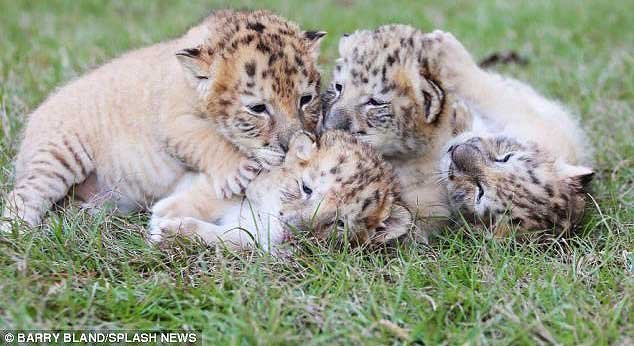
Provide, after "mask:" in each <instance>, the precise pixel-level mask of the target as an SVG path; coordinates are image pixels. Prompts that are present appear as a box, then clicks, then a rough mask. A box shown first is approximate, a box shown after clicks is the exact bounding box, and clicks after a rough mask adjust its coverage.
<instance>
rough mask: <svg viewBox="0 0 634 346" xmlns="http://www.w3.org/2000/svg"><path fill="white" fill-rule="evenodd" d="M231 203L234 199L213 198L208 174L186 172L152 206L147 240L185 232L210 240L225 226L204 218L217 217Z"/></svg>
mask: <svg viewBox="0 0 634 346" xmlns="http://www.w3.org/2000/svg"><path fill="white" fill-rule="evenodd" d="M235 203H236V202H235V201H234V200H222V199H217V198H216V197H215V196H214V186H213V185H212V183H211V179H210V178H209V177H208V176H206V175H204V174H200V173H190V174H187V175H186V176H184V177H183V178H182V179H181V181H180V182H179V184H178V186H177V187H176V188H175V190H174V193H172V194H171V195H170V196H168V197H166V198H164V199H162V200H160V201H158V202H157V203H156V204H155V205H154V207H152V217H151V219H150V223H149V233H150V241H152V242H160V241H162V240H163V238H164V235H165V234H170V233H172V234H173V233H178V232H182V233H185V232H186V233H187V234H197V235H199V236H201V237H202V238H203V239H204V240H206V241H207V240H210V241H212V242H213V241H215V239H216V238H218V237H219V236H220V235H221V234H222V233H221V231H226V229H222V230H221V229H220V227H216V226H215V225H214V224H213V223H210V222H207V221H206V220H214V219H219V218H221V217H222V216H223V214H224V212H225V211H226V210H228V209H229V208H230V207H231V206H233V205H234V204H235ZM238 203H239V202H238ZM193 220H197V221H196V222H194V221H193ZM190 226H191V227H190Z"/></svg>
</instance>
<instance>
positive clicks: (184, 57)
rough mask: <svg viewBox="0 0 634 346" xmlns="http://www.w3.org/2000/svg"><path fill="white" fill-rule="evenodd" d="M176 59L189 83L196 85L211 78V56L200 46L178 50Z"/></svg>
mask: <svg viewBox="0 0 634 346" xmlns="http://www.w3.org/2000/svg"><path fill="white" fill-rule="evenodd" d="M176 58H177V59H178V61H179V62H180V63H181V65H182V66H183V67H184V69H185V72H186V73H187V76H188V79H190V80H191V81H193V82H195V83H198V82H201V81H205V80H208V79H209V78H210V77H211V71H210V67H211V54H210V52H209V51H208V50H207V49H204V48H203V47H202V46H197V47H194V48H187V49H182V50H179V51H178V52H176Z"/></svg>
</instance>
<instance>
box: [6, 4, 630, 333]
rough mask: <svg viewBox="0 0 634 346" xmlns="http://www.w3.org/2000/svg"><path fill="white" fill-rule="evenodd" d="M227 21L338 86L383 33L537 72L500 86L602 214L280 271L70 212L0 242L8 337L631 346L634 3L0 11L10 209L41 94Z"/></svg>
mask: <svg viewBox="0 0 634 346" xmlns="http://www.w3.org/2000/svg"><path fill="white" fill-rule="evenodd" d="M225 6H232V7H240V8H270V9H273V10H275V11H277V12H279V13H280V14H282V15H283V16H285V17H287V18H290V19H292V20H294V21H297V22H299V23H300V24H301V25H302V26H303V27H305V28H310V29H320V30H325V31H328V33H329V35H328V36H327V38H326V39H325V42H324V44H323V47H322V48H323V49H322V55H321V58H320V63H321V65H322V67H323V70H324V73H325V78H324V79H325V81H326V82H327V80H328V79H329V76H328V74H329V70H330V66H331V63H332V61H333V60H334V58H335V57H336V55H337V50H336V47H337V40H338V37H339V36H341V35H342V34H343V33H345V32H350V31H353V30H354V29H355V28H372V27H375V26H378V25H380V24H384V23H390V22H401V23H408V24H412V25H415V26H417V27H419V28H421V29H424V30H431V29H433V28H441V29H444V30H447V31H451V32H453V33H454V34H455V35H456V36H457V37H458V38H459V39H460V40H461V41H463V42H464V44H465V46H466V47H467V48H468V49H470V50H471V51H472V52H473V54H474V55H475V56H476V57H484V56H486V55H487V54H489V53H492V52H496V51H500V50H509V49H511V50H515V51H517V52H519V53H520V54H522V55H523V56H525V57H527V58H528V59H529V61H530V62H529V64H528V65H513V64H511V65H506V66H498V67H496V68H497V69H499V70H500V71H501V72H504V73H508V74H510V75H513V76H515V77H517V78H520V79H522V80H525V81H528V82H529V83H531V84H532V85H534V86H535V87H537V88H538V89H539V90H541V91H542V92H544V93H545V94H547V95H549V96H550V97H553V98H557V99H560V100H561V101H562V102H563V103H564V104H566V105H567V106H568V107H570V108H571V109H572V110H573V111H574V112H575V113H577V114H579V115H580V116H581V118H582V119H583V122H584V126H585V127H586V129H587V131H588V134H589V136H590V138H591V140H592V142H593V143H594V145H595V149H596V155H595V157H596V164H595V168H596V170H597V173H598V174H597V176H596V181H595V182H594V184H593V188H594V192H593V197H594V200H596V203H594V202H591V203H590V205H589V208H588V215H587V217H586V219H585V222H584V226H583V227H582V230H580V232H579V233H578V234H576V235H574V236H572V237H570V238H568V239H565V240H562V241H559V242H552V243H548V244H545V245H544V244H541V245H539V244H531V243H522V242H519V241H513V240H508V241H492V240H490V239H486V238H485V237H483V236H479V235H467V234H466V233H464V232H459V231H455V230H454V231H449V230H446V231H444V232H442V233H441V234H440V235H439V236H438V237H437V238H435V239H434V241H433V244H432V246H431V247H425V246H415V245H408V246H406V245H403V246H401V247H399V248H398V249H396V251H391V252H387V253H385V252H379V253H367V252H365V253H363V252H354V251H353V252H351V251H332V250H331V251H319V250H320V249H308V250H305V251H302V252H301V253H299V254H298V255H297V256H296V258H294V259H293V260H288V259H287V260H279V259H275V258H271V257H269V256H265V255H260V254H257V253H254V254H246V255H245V254H242V255H240V256H237V255H235V254H231V253H227V252H225V251H216V250H215V249H213V248H211V247H205V246H203V245H201V244H199V243H197V242H195V241H194V242H191V241H187V240H179V241H176V242H175V243H174V244H172V245H171V246H169V247H166V248H164V249H159V248H155V247H152V246H148V245H146V243H145V242H144V238H143V236H142V233H143V230H144V227H145V222H146V221H147V215H145V214H139V215H133V216H130V217H127V218H121V217H116V216H114V215H109V214H100V215H97V216H89V215H86V214H84V213H81V212H79V211H78V210H77V209H75V208H73V207H69V208H66V209H58V210H57V211H55V212H51V213H49V215H48V224H47V225H46V226H43V227H42V228H41V229H34V230H32V231H27V232H25V234H23V235H20V236H19V237H14V236H13V235H0V330H2V329H69V328H92V329H97V328H109V329H196V330H201V331H203V335H204V340H205V343H206V344H307V343H309V344H325V345H331V344H363V345H373V344H399V343H416V342H420V343H423V344H437V343H446V344H463V343H469V344H514V345H515V344H551V343H552V344H586V345H601V344H622V345H626V344H627V345H632V344H634V327H633V326H634V316H633V312H632V305H633V303H634V302H633V300H634V298H633V296H634V252H633V250H634V196H633V195H634V191H633V185H634V167H633V165H634V140H633V139H632V137H633V134H634V116H633V111H634V16H633V15H632V13H633V12H634V3H633V2H632V1H631V0H625V1H612V0H603V1H590V0H579V1H575V0H566V1H551V0H537V1H531V2H520V1H512V2H511V1H478V2H474V1H424V2H422V1H413V0H412V1H392V2H389V3H388V2H378V1H377V2H372V1H356V0H340V1H312V2H307V1H303V2H299V1H290V0H288V1H284V0H277V1H206V2H205V1H195V2H192V1H151V0H144V1H136V0H135V1H123V0H118V1H109V2H106V1H100V0H91V1H88V0H82V1H71V0H67V1H45V0H40V1H16V0H0V120H1V127H2V139H1V141H0V145H1V146H2V149H1V152H0V167H1V168H2V170H1V172H2V173H1V176H0V185H1V191H0V192H2V194H4V193H6V192H7V190H8V189H9V187H10V186H11V184H12V182H11V178H10V177H11V164H10V163H11V160H12V158H13V156H14V154H15V152H16V149H17V144H18V143H19V138H20V135H19V133H20V128H21V125H22V124H23V123H24V118H25V116H26V115H27V114H28V113H29V112H30V111H31V110H33V109H34V108H35V107H37V105H38V104H39V103H40V102H42V100H43V99H44V98H45V97H46V95H47V94H49V93H50V92H52V91H53V90H55V88H56V87H58V86H59V85H61V84H63V83H65V82H66V81H68V80H70V79H72V78H74V77H77V76H79V75H81V74H82V73H84V72H85V71H87V70H90V69H91V68H92V67H94V66H97V65H99V64H101V63H103V62H105V61H107V60H108V59H110V58H112V57H115V56H117V55H119V54H121V53H123V52H125V51H127V50H129V49H132V48H137V47H141V46H144V45H148V44H151V43H153V42H157V41H160V40H163V39H166V38H170V37H175V36H177V35H180V34H181V33H183V32H184V31H185V30H186V29H187V28H188V27H189V26H190V25H192V24H194V23H196V22H197V21H198V20H199V19H201V18H202V17H203V16H205V15H206V14H207V13H208V12H209V11H210V10H211V9H213V8H221V7H225ZM309 250H310V251H309ZM315 250H317V251H315Z"/></svg>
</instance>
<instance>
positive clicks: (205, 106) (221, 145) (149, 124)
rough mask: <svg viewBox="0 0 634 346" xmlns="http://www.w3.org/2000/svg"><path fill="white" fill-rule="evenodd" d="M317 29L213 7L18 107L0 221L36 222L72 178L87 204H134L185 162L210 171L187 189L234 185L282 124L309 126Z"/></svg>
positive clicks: (177, 175) (157, 193) (255, 165)
mask: <svg viewBox="0 0 634 346" xmlns="http://www.w3.org/2000/svg"><path fill="white" fill-rule="evenodd" d="M322 36H323V33H322V32H312V31H311V32H306V31H302V30H300V28H299V27H298V26H297V25H295V24H294V23H291V22H288V21H287V20H285V19H283V18H281V17H278V16H276V15H273V14H271V13H269V12H265V11H255V12H236V11H218V12H215V13H213V14H212V15H210V16H209V17H208V18H206V19H205V20H204V21H203V23H201V24H200V25H197V26H195V27H193V28H192V29H191V30H189V32H188V33H187V34H185V35H184V36H183V37H180V38H178V39H175V40H172V41H168V42H163V43H159V44H156V45H153V46H151V47H147V48H143V49H139V50H136V51H133V52H130V53H128V54H125V55H123V56H122V57H120V58H118V59H115V60H113V61H112V62H110V63H108V64H105V65H104V66H102V67H100V68H98V69H96V70H94V71H92V72H90V73H88V74H86V75H85V76H83V77H81V78H79V79H77V80H75V81H73V82H71V83H69V84H68V85H66V86H64V87H62V88H61V89H60V90H59V91H57V92H55V93H54V94H52V95H51V96H50V97H49V98H48V99H47V100H46V101H45V102H44V103H43V104H42V105H41V106H40V107H39V108H38V109H36V110H35V111H34V112H33V113H32V114H31V115H30V117H29V122H28V124H27V125H26V130H25V133H24V139H23V141H22V145H21V147H20V151H19V153H18V156H17V158H16V165H15V170H16V183H15V187H14V189H13V191H12V192H11V193H10V194H9V195H8V196H7V198H6V199H5V210H4V212H3V216H4V217H5V219H4V220H5V221H6V220H7V219H10V218H15V217H17V218H21V219H23V220H24V221H26V222H27V223H28V224H29V225H37V224H38V223H39V222H40V221H41V218H42V215H43V213H44V212H46V210H48V209H49V208H50V207H51V205H52V204H53V203H55V202H57V201H58V200H59V199H61V198H63V197H64V196H65V195H66V194H67V192H68V191H69V188H70V187H71V186H73V185H76V187H77V189H76V191H77V193H78V195H80V197H84V198H85V199H87V200H88V203H87V205H88V206H92V205H96V206H99V205H101V204H103V203H104V202H106V201H108V202H113V203H114V204H115V205H116V206H117V207H118V208H119V209H120V210H122V211H128V210H131V209H136V208H145V207H148V206H151V205H152V204H153V203H154V201H156V200H158V199H160V198H163V197H165V196H166V195H168V194H169V193H170V192H171V191H172V190H173V189H174V188H175V186H177V185H178V182H179V181H180V180H181V179H182V178H183V176H184V175H186V173H187V172H195V173H196V174H198V175H200V176H201V179H204V180H205V179H206V180H207V181H208V182H209V186H210V187H209V189H208V190H206V191H192V193H193V194H195V193H199V194H203V195H206V196H208V195H216V196H217V197H228V196H231V195H232V194H235V193H241V192H242V190H243V188H244V187H245V186H246V185H247V184H248V183H249V181H250V180H251V179H252V178H253V177H254V176H255V173H256V172H257V171H258V170H260V169H262V168H265V169H268V168H270V166H272V165H276V164H279V163H280V162H281V161H282V160H283V157H284V153H285V151H286V149H287V147H288V141H289V138H290V135H291V133H293V132H294V131H296V130H298V129H301V128H304V129H306V130H307V131H314V129H315V128H316V126H317V122H318V119H319V113H320V111H319V108H320V106H319V101H318V97H317V96H318V95H319V73H318V71H317V69H316V66H315V61H316V56H317V53H318V46H319V41H320V38H321V37H322ZM192 198H194V197H193V196H192ZM10 227H11V224H10V223H6V222H5V223H3V224H2V229H5V230H6V229H8V228H10Z"/></svg>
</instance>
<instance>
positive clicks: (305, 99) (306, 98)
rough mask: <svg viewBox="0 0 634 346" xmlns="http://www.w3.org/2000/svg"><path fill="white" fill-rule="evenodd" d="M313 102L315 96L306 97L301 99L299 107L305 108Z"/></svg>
mask: <svg viewBox="0 0 634 346" xmlns="http://www.w3.org/2000/svg"><path fill="white" fill-rule="evenodd" d="M312 100H313V95H304V96H302V97H300V98H299V106H300V107H303V106H305V105H307V104H308V103H309V102H310V101H312Z"/></svg>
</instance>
